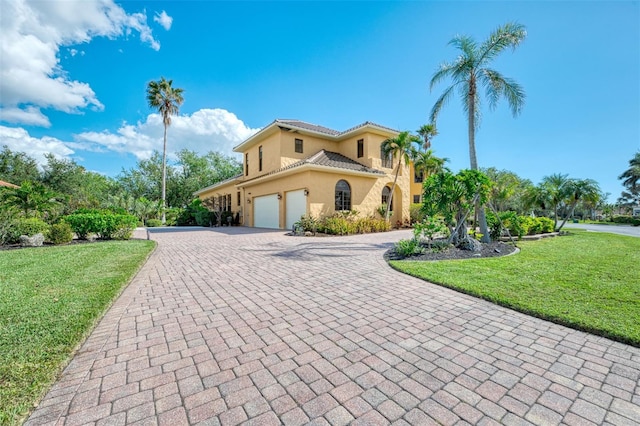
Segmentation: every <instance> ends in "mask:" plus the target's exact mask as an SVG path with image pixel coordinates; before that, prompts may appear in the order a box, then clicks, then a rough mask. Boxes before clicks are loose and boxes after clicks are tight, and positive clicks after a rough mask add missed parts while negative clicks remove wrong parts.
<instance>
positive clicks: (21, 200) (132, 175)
mask: <svg viewBox="0 0 640 426" xmlns="http://www.w3.org/2000/svg"><path fill="white" fill-rule="evenodd" d="M45 158H46V163H45V164H44V165H42V166H40V165H38V163H37V161H36V160H35V159H34V158H32V157H30V156H29V155H27V154H25V153H23V152H18V151H12V150H10V149H9V148H8V147H7V146H4V147H3V148H2V150H1V151H0V180H2V181H5V182H9V183H11V184H14V185H17V186H18V188H12V187H0V222H2V223H0V228H2V227H3V226H4V228H8V227H9V225H8V224H9V223H11V221H12V220H15V219H16V218H37V219H40V220H42V221H44V222H47V223H50V224H53V223H56V222H57V221H58V220H59V219H60V218H61V217H63V216H65V215H69V214H72V213H74V212H76V211H78V210H88V209H94V210H96V209H97V210H100V209H110V210H112V211H120V212H123V213H127V214H132V215H135V216H136V217H137V218H138V220H139V222H141V223H145V222H146V221H148V220H157V219H159V218H160V217H161V215H162V213H163V209H162V208H161V205H162V204H161V195H162V194H161V192H162V189H161V185H162V155H161V154H160V153H159V152H154V153H153V155H152V156H151V158H149V159H146V160H140V161H138V162H137V164H136V165H135V166H134V167H132V168H130V169H124V168H123V169H122V171H121V172H120V174H118V175H117V176H116V177H115V178H112V177H108V176H105V175H102V174H100V173H96V172H92V171H88V170H86V169H85V168H84V167H83V166H81V165H79V164H77V163H76V162H75V161H74V160H70V159H63V158H57V157H55V156H54V155H53V154H47V155H46V156H45ZM240 172H241V164H240V163H239V162H238V161H237V160H236V159H234V158H232V157H229V156H226V155H223V154H220V153H218V152H213V151H212V152H209V153H207V154H205V155H199V154H197V153H196V152H194V151H190V150H187V149H184V150H182V151H180V152H178V153H177V154H176V159H175V161H173V162H172V163H171V164H168V165H167V168H166V177H167V179H166V199H167V210H172V218H173V221H174V223H175V221H176V220H177V218H178V217H180V216H181V215H182V213H183V211H185V210H187V209H186V208H187V206H188V205H189V204H190V203H191V202H192V201H193V198H194V197H193V193H194V192H195V191H197V190H198V189H201V188H203V187H206V186H209V185H213V184H215V183H217V182H220V181H222V180H225V179H228V178H230V177H232V176H235V175H237V174H239V173H240Z"/></svg>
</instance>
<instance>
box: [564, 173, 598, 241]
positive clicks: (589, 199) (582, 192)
mask: <svg viewBox="0 0 640 426" xmlns="http://www.w3.org/2000/svg"><path fill="white" fill-rule="evenodd" d="M566 193H567V199H566V202H567V206H568V211H567V214H566V216H565V218H564V220H563V221H562V224H561V225H560V226H559V227H558V228H557V229H556V231H560V230H561V229H562V227H563V226H564V225H565V223H567V220H568V219H569V217H571V216H572V215H573V212H574V211H575V209H576V205H578V202H581V201H582V202H586V203H588V204H590V205H593V206H595V205H596V204H597V203H598V201H599V200H600V197H601V191H600V186H599V185H598V182H596V181H595V180H593V179H571V180H569V182H567V188H566Z"/></svg>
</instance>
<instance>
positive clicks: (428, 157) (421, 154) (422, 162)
mask: <svg viewBox="0 0 640 426" xmlns="http://www.w3.org/2000/svg"><path fill="white" fill-rule="evenodd" d="M411 158H412V160H413V168H414V169H415V171H416V173H418V172H422V173H424V174H432V173H439V172H441V171H442V170H443V169H444V163H446V162H447V161H449V160H448V159H447V158H440V157H436V156H435V155H433V150H432V149H428V150H426V151H418V150H415V151H413V153H412V154H411Z"/></svg>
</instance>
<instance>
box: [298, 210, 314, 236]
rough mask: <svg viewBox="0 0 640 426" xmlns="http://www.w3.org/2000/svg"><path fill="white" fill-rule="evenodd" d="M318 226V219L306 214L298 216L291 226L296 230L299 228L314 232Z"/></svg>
mask: <svg viewBox="0 0 640 426" xmlns="http://www.w3.org/2000/svg"><path fill="white" fill-rule="evenodd" d="M319 226H320V224H319V222H318V220H317V219H316V218H315V217H313V216H311V215H308V214H305V215H304V216H301V217H300V220H299V221H297V222H296V223H294V224H293V228H294V229H296V230H300V231H302V232H313V233H314V234H315V233H316V232H317V231H318V227H319Z"/></svg>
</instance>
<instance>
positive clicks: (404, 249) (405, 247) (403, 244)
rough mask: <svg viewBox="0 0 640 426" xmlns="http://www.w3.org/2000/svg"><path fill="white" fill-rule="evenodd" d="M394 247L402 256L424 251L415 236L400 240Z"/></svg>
mask: <svg viewBox="0 0 640 426" xmlns="http://www.w3.org/2000/svg"><path fill="white" fill-rule="evenodd" d="M394 248H395V250H396V253H397V254H398V255H400V256H402V257H408V256H411V255H413V254H420V253H422V247H421V246H420V242H419V241H418V240H416V239H415V238H411V239H410V240H400V241H398V242H397V243H396V244H395V245H394Z"/></svg>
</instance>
